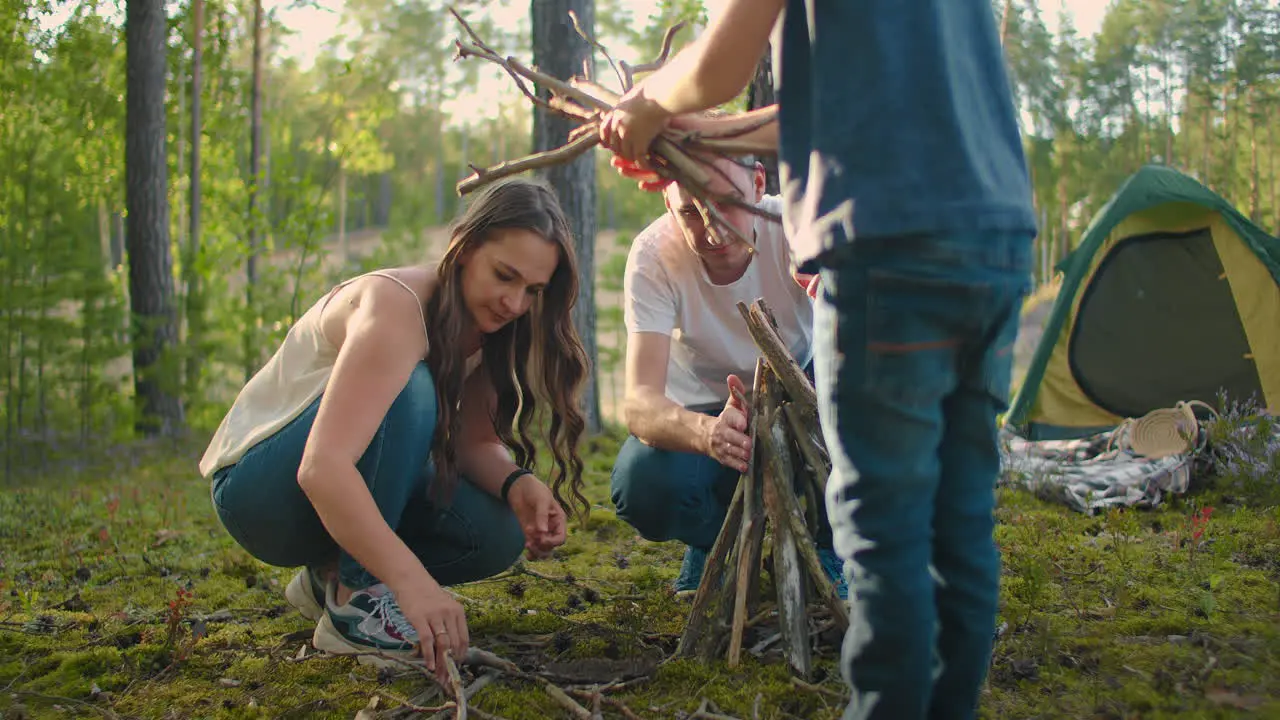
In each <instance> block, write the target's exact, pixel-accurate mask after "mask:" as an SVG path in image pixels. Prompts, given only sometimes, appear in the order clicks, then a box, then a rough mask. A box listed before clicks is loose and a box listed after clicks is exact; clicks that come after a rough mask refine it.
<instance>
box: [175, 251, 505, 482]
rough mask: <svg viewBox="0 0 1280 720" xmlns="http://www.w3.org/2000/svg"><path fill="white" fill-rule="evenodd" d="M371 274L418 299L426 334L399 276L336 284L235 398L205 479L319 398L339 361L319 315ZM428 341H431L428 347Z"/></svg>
mask: <svg viewBox="0 0 1280 720" xmlns="http://www.w3.org/2000/svg"><path fill="white" fill-rule="evenodd" d="M369 275H375V276H378V277H384V278H387V279H388V280H391V281H393V282H395V283H396V284H398V285H399V286H400V287H402V288H404V289H405V290H406V291H408V292H409V294H411V295H413V297H414V299H415V300H417V301H418V313H419V315H420V316H421V317H422V331H423V333H424V334H425V333H426V331H427V319H426V316H425V315H421V314H422V308H423V305H422V300H421V298H419V297H418V294H417V293H416V292H414V291H413V288H411V287H409V286H408V285H406V284H405V283H404V282H402V281H401V280H400V279H399V278H396V277H394V276H392V275H389V274H387V273H384V272H381V271H376V270H375V271H373V272H370V273H365V274H364V275H358V276H356V277H353V278H350V279H348V280H345V281H343V282H342V283H341V284H339V285H337V286H335V287H334V288H333V289H332V290H331V291H330V292H328V293H326V294H325V296H324V297H323V298H321V299H320V300H318V301H316V303H315V304H314V305H312V306H311V307H310V308H309V309H308V310H307V312H306V313H304V314H303V315H302V317H300V318H298V321H297V322H296V323H294V324H293V327H291V328H289V332H288V334H287V335H285V338H284V342H282V343H281V344H280V347H279V348H278V349H277V350H276V352H275V354H274V355H272V356H271V359H269V360H267V363H266V364H265V365H263V366H262V369H261V370H259V371H258V372H257V374H255V375H254V376H253V377H252V378H250V380H249V382H248V383H246V384H245V386H244V388H243V389H241V391H240V394H239V395H238V396H236V400H235V402H234V403H233V404H232V405H231V409H230V410H229V411H227V414H226V417H224V418H223V419H222V423H221V424H220V425H219V426H218V430H217V432H215V433H214V435H213V439H212V440H210V442H209V447H208V448H207V449H206V450H205V453H204V457H203V458H201V460H200V474H201V475H202V476H203V477H205V478H206V479H212V478H213V474H214V473H215V472H217V471H218V470H220V469H221V468H224V467H227V466H229V465H234V464H235V463H237V462H239V460H240V458H241V456H243V455H244V454H245V452H247V451H248V450H249V449H250V448H252V447H253V446H254V445H256V444H258V443H259V442H261V441H262V440H265V439H266V438H268V437H270V436H271V435H272V434H274V433H275V432H276V431H278V430H279V429H280V428H282V427H284V426H285V425H288V424H289V423H290V422H291V421H292V420H293V419H294V418H296V417H298V416H299V415H301V414H302V412H303V411H304V410H306V409H307V408H308V407H309V406H310V405H311V403H312V402H314V401H315V399H316V398H318V397H320V395H321V393H323V392H324V389H325V386H326V385H327V384H328V382H329V375H330V374H331V373H332V372H333V364H334V362H335V361H336V360H337V358H338V348H337V347H335V346H334V345H333V343H331V342H329V340H328V339H327V338H325V336H324V333H323V332H322V331H321V328H320V315H321V313H323V312H324V308H325V306H326V305H327V304H328V302H329V300H330V299H331V298H332V297H333V295H334V294H335V293H337V291H338V290H340V289H341V288H342V287H343V286H345V285H347V284H349V283H351V282H354V281H355V280H358V279H360V278H362V277H366V276H369ZM430 342H431V338H429V337H428V338H427V343H428V345H429V344H430ZM479 364H480V353H479V352H477V353H475V354H473V355H472V356H471V357H469V358H467V363H466V370H465V372H466V374H467V375H470V374H471V372H472V371H474V370H475V368H476V366H477V365H479Z"/></svg>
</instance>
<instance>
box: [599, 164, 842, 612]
mask: <svg viewBox="0 0 1280 720" xmlns="http://www.w3.org/2000/svg"><path fill="white" fill-rule="evenodd" d="M716 165H717V166H718V167H719V168H720V170H722V171H723V173H724V176H723V177H722V176H720V174H719V173H712V175H713V178H714V180H713V190H715V191H716V192H719V193H727V192H734V191H735V190H736V192H737V193H738V196H739V197H742V198H744V199H747V200H749V201H750V202H752V203H754V204H756V205H757V206H758V207H760V208H762V209H767V210H770V211H772V212H774V213H780V212H781V209H782V203H781V199H780V198H779V197H777V196H766V195H765V194H764V181H765V176H764V167H763V166H762V165H760V164H759V163H751V167H747V166H744V165H740V164H738V163H735V162H733V161H731V160H727V159H722V160H718V161H717V162H716ZM730 180H732V185H730ZM664 197H665V200H666V206H667V213H666V214H664V215H663V216H662V217H660V218H658V219H657V220H654V221H653V222H652V223H651V224H650V225H649V227H647V228H645V229H644V230H643V231H642V232H641V233H640V234H639V235H638V236H637V237H636V238H635V240H634V241H633V242H632V244H631V252H630V255H629V256H628V258H627V267H626V273H625V279H624V289H623V295H624V318H625V321H626V327H627V361H626V399H625V401H624V406H623V413H624V417H625V421H626V424H627V428H628V430H629V431H630V433H631V436H630V437H628V438H627V440H626V442H625V443H624V444H623V446H622V449H621V451H620V452H619V453H618V458H617V461H616V462H615V463H614V468H613V478H612V496H613V503H614V505H615V506H616V508H617V513H618V517H620V518H622V519H623V520H625V521H626V522H628V523H629V524H631V525H632V526H633V527H635V528H636V529H637V530H638V531H639V532H640V534H641V535H642V536H643V537H645V538H646V539H649V540H653V541H659V542H661V541H667V540H679V541H680V542H683V543H684V544H685V545H686V546H687V548H686V551H685V555H684V563H683V565H682V567H681V570H680V576H679V577H678V578H677V580H676V583H675V589H676V592H677V593H679V594H682V595H685V594H690V593H692V591H694V590H696V589H697V587H698V582H699V580H700V578H701V577H702V569H703V566H704V565H705V563H706V556H707V551H708V550H710V548H711V546H712V544H713V543H714V542H715V539H716V535H717V534H718V533H719V531H720V526H721V525H722V524H723V523H724V517H725V514H726V512H727V510H728V505H729V501H730V500H731V499H732V498H733V493H734V489H735V487H736V485H737V482H738V477H739V474H740V473H741V472H743V471H745V470H746V467H747V459H748V458H749V457H750V438H749V437H748V436H747V435H746V432H745V431H746V429H747V418H746V412H747V408H745V407H743V406H742V405H741V403H739V402H738V400H736V399H735V398H733V396H732V395H731V393H730V387H731V386H732V387H734V388H736V389H737V390H739V391H741V392H743V393H744V394H745V393H746V392H747V386H748V385H749V384H750V383H751V381H752V376H753V374H754V372H755V364H756V358H757V357H759V356H760V351H759V348H758V347H757V346H756V344H755V342H754V341H753V340H752V339H751V335H750V333H749V332H748V331H747V326H746V324H745V322H744V321H743V319H742V315H741V313H740V312H739V311H738V306H737V305H738V303H739V302H742V303H745V304H747V305H750V304H751V303H753V302H755V301H756V300H757V299H758V298H763V299H764V301H765V303H766V304H768V306H769V308H770V309H771V310H772V311H773V314H774V316H775V317H776V319H777V322H778V332H779V335H780V336H781V338H782V340H783V342H784V343H786V345H787V348H788V349H789V350H790V351H791V353H792V355H793V356H794V357H795V358H796V360H797V362H798V363H799V364H800V365H801V367H806V366H809V365H810V363H811V360H812V337H813V306H812V300H811V299H810V298H809V296H808V294H807V293H806V289H805V287H804V286H803V285H802V284H801V282H803V280H801V279H800V278H799V277H798V276H796V275H795V274H794V273H793V267H792V262H791V256H790V249H789V247H788V245H787V241H786V238H785V237H784V235H783V232H782V226H781V224H779V223H775V222H773V221H771V220H769V219H767V218H762V217H760V216H758V215H754V214H752V213H751V212H750V211H748V210H745V209H743V208H738V207H734V206H731V205H727V204H726V205H721V206H718V209H719V210H720V212H721V213H722V214H723V215H724V216H725V219H726V220H727V221H728V222H730V223H732V224H733V225H734V227H736V228H737V229H738V230H739V231H740V232H741V234H742V235H743V237H746V238H747V239H748V240H749V241H750V242H751V243H753V245H754V249H755V252H754V253H753V252H752V248H751V247H749V246H748V245H747V244H745V243H742V242H733V241H730V242H728V243H727V244H724V245H716V244H714V243H713V240H712V238H711V237H710V236H709V233H707V231H706V228H705V227H704V225H703V222H702V219H701V216H700V215H699V213H698V210H697V208H696V207H695V206H694V204H693V200H692V198H691V197H690V196H689V195H688V194H686V193H685V192H684V191H683V190H681V189H680V188H679V187H678V186H676V185H674V184H672V185H668V186H667V187H666V189H665V190H664ZM819 505H822V503H819ZM820 515H821V518H822V521H823V522H822V530H821V532H820V533H819V536H818V537H817V538H816V540H817V544H818V548H819V555H820V557H821V558H822V560H823V565H824V566H829V567H828V575H829V576H830V577H831V579H832V581H833V582H835V583H836V584H837V586H838V587H839V588H840V589H841V592H842V594H843V592H844V590H843V586H844V580H843V578H844V575H843V573H842V572H841V564H840V561H839V559H838V558H837V557H836V555H835V553H834V552H832V550H831V531H830V528H829V526H828V525H827V523H826V515H825V510H822V511H821V512H820Z"/></svg>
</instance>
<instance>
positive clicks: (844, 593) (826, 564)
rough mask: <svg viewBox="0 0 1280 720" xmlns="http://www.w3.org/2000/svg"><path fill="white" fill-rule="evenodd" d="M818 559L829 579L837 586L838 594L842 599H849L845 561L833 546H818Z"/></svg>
mask: <svg viewBox="0 0 1280 720" xmlns="http://www.w3.org/2000/svg"><path fill="white" fill-rule="evenodd" d="M818 561H819V562H821V563H822V569H823V570H825V571H826V573H827V579H828V580H830V581H831V584H832V585H835V586H836V594H837V595H839V596H840V599H841V600H848V599H849V584H848V583H847V582H845V579H844V561H843V560H841V559H840V556H839V555H836V551H835V550H832V549H831V548H818Z"/></svg>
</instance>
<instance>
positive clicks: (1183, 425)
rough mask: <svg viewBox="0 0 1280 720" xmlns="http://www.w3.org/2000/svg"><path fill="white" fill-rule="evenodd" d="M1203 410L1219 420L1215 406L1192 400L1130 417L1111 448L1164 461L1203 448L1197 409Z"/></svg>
mask: <svg viewBox="0 0 1280 720" xmlns="http://www.w3.org/2000/svg"><path fill="white" fill-rule="evenodd" d="M1196 407H1202V408H1204V409H1205V410H1208V411H1209V413H1210V414H1211V415H1213V416H1214V417H1217V415H1218V411H1217V410H1214V409H1213V408H1212V407H1211V406H1209V405H1207V404H1205V403H1202V402H1200V401H1199V400H1191V401H1189V402H1180V403H1178V404H1177V405H1175V406H1174V407H1171V408H1160V409H1159V410H1152V411H1151V412H1149V413H1147V414H1146V415H1143V416H1142V417H1140V418H1129V419H1127V420H1125V421H1124V422H1123V423H1121V424H1120V427H1118V428H1116V431H1115V433H1114V434H1113V435H1112V436H1111V443H1110V444H1111V445H1113V446H1114V447H1116V448H1118V449H1121V450H1128V451H1130V452H1132V453H1134V454H1135V455H1142V456H1144V457H1149V458H1162V457H1167V456H1169V455H1181V454H1184V453H1188V452H1191V451H1193V450H1196V451H1198V450H1199V449H1200V447H1199V446H1200V444H1201V443H1200V421H1199V419H1197V418H1196V413H1195V408H1196Z"/></svg>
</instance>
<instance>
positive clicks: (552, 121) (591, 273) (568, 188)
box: [530, 0, 603, 433]
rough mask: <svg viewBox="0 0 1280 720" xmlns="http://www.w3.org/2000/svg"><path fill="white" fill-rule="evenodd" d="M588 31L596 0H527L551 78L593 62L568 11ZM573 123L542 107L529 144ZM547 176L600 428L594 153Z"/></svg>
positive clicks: (564, 131) (547, 140)
mask: <svg viewBox="0 0 1280 720" xmlns="http://www.w3.org/2000/svg"><path fill="white" fill-rule="evenodd" d="M571 10H572V11H573V12H574V14H575V15H577V16H578V22H579V23H580V24H581V26H582V29H583V30H584V31H585V32H587V33H594V32H595V0H534V1H533V2H531V3H530V12H531V15H532V21H533V64H534V66H535V67H538V68H540V69H541V70H542V71H543V72H546V73H548V74H550V75H552V76H554V77H558V78H562V79H567V78H570V77H573V76H574V75H578V74H580V73H581V72H582V67H583V62H584V61H591V59H592V53H591V46H590V45H589V44H588V43H587V41H586V40H584V39H583V38H582V37H581V36H580V35H578V33H577V32H575V31H574V29H573V23H572V22H571V21H570V19H569V11H571ZM538 95H539V96H540V97H543V98H549V97H550V92H549V91H548V90H547V89H546V88H542V87H539V88H538ZM572 126H573V123H572V122H571V121H570V120H568V119H566V118H562V117H560V116H558V115H549V114H547V113H546V112H544V111H543V110H542V109H541V108H538V109H535V111H534V115H533V145H534V150H535V151H543V150H548V149H551V148H555V147H558V146H560V145H563V144H564V143H566V142H567V141H568V138H569V131H570V129H571V128H572ZM545 173H546V178H547V180H548V182H549V183H550V185H551V186H552V188H554V189H555V191H556V194H557V195H558V196H559V199H560V204H561V206H562V207H563V208H564V211H565V214H566V216H567V217H568V219H569V225H570V227H571V228H572V229H573V237H574V242H575V244H576V250H577V255H578V283H579V294H578V302H577V304H576V305H575V306H574V309H573V323H574V326H575V327H576V328H577V330H578V335H579V337H581V338H582V345H583V347H584V348H585V349H586V352H587V363H588V365H587V378H586V383H585V387H584V388H583V392H582V403H583V408H582V411H583V416H584V419H585V420H586V425H587V432H589V433H597V432H599V431H600V430H602V429H603V423H602V422H601V418H600V396H599V386H598V383H597V381H596V380H597V379H596V365H597V360H598V358H599V354H598V352H597V350H596V299H595V240H596V166H595V157H594V155H593V154H592V153H587V154H585V155H582V156H580V157H578V158H577V159H576V160H574V161H573V162H570V163H565V164H560V165H555V166H552V167H549V168H547V169H546V171H545Z"/></svg>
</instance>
